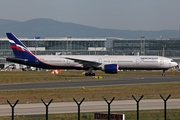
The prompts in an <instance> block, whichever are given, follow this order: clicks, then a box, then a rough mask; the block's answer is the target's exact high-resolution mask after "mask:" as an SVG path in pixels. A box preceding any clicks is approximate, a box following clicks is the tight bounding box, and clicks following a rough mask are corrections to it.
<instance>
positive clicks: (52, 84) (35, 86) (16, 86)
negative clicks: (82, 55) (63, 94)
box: [0, 76, 180, 90]
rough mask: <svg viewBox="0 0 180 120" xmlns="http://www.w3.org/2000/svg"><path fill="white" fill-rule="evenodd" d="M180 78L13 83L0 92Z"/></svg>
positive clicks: (175, 79) (116, 78) (146, 82)
mask: <svg viewBox="0 0 180 120" xmlns="http://www.w3.org/2000/svg"><path fill="white" fill-rule="evenodd" d="M179 78H180V76H164V77H163V76H145V77H142V76H139V77H138V76H131V77H126V76H123V77H113V79H112V78H111V77H107V78H106V80H104V79H92V80H80V81H71V80H69V81H64V82H34V83H14V84H1V85H0V90H27V89H47V88H76V87H82V86H83V87H92V86H93V87H95V86H114V85H129V84H152V83H168V82H180V79H179Z"/></svg>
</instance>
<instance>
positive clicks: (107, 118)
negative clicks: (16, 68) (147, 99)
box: [0, 94, 180, 120]
mask: <svg viewBox="0 0 180 120" xmlns="http://www.w3.org/2000/svg"><path fill="white" fill-rule="evenodd" d="M170 96H171V95H168V96H167V97H163V96H162V95H161V94H160V98H161V99H162V100H163V101H162V102H164V108H163V111H164V112H163V117H162V116H161V117H160V118H159V116H158V115H157V117H156V119H157V120H161V119H164V120H173V119H177V118H178V116H175V118H174V116H168V117H167V101H168V99H169V98H170ZM143 97H144V95H142V96H140V97H139V98H138V97H135V96H134V95H132V98H133V99H134V101H135V102H136V115H135V116H134V118H131V119H136V120H140V119H141V120H151V119H154V118H140V112H141V111H140V101H141V100H142V98H143ZM103 99H104V101H105V102H106V103H107V108H108V109H107V113H106V115H104V116H102V119H97V118H98V117H95V114H96V115H97V114H99V113H97V112H96V113H95V114H94V117H92V118H90V120H125V117H122V118H120V117H119V118H117V119H116V118H115V117H113V118H112V115H113V113H112V111H111V104H112V103H113V101H114V99H115V97H113V98H112V99H111V100H110V101H108V100H107V99H106V98H105V97H103ZM73 100H74V102H75V103H76V104H77V108H78V109H77V112H76V113H77V118H75V119H77V120H80V119H84V118H82V115H81V114H82V113H83V114H84V113H85V112H82V113H81V110H80V108H81V104H82V103H83V102H84V100H85V98H83V99H82V100H80V102H78V101H77V100H76V99H75V98H73ZM52 101H53V99H51V100H50V101H49V102H48V103H46V102H45V101H44V100H43V99H41V102H42V103H43V104H44V106H45V114H46V115H45V118H46V120H48V118H49V106H50V104H51V103H52ZM18 102H19V100H17V101H15V103H11V102H10V101H9V100H7V103H8V104H9V105H10V107H11V119H12V120H14V118H15V117H17V116H18V115H17V114H16V115H15V107H16V106H17V104H18ZM97 104H98V103H97ZM155 105H156V104H155ZM126 106H127V105H126ZM0 109H1V108H0ZM24 109H27V108H24ZM42 109H44V108H42ZM122 109H123V108H122ZM126 109H127V108H126ZM2 110H3V109H2ZM113 111H114V110H113ZM115 111H116V110H115ZM121 111H122V110H121ZM124 111H126V110H124ZM1 112H2V113H3V111H1ZM37 112H38V111H37ZM116 112H118V110H117V111H116ZM53 114H54V113H53ZM56 114H60V113H58V111H57V112H56ZM6 116H7V115H6ZM9 116H10V115H9ZM22 116H23V117H24V116H25V114H22ZM125 116H126V114H125ZM1 118H2V117H1ZM99 118H100V117H99ZM126 118H128V116H126ZM179 118H180V116H179ZM62 120H63V119H62ZM128 120H129V119H128Z"/></svg>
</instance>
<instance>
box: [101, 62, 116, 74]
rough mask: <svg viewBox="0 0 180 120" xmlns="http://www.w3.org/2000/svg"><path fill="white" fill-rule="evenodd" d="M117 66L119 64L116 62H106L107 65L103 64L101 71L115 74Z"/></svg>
mask: <svg viewBox="0 0 180 120" xmlns="http://www.w3.org/2000/svg"><path fill="white" fill-rule="evenodd" d="M118 67H119V66H118V65H117V64H107V65H104V69H103V71H104V72H105V73H111V74H115V73H118Z"/></svg>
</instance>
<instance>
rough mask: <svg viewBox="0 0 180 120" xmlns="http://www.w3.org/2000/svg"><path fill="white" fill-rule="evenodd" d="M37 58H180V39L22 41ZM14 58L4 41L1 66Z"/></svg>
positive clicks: (1, 50) (0, 40) (1, 43)
mask: <svg viewBox="0 0 180 120" xmlns="http://www.w3.org/2000/svg"><path fill="white" fill-rule="evenodd" d="M20 40H21V41H22V42H23V43H24V44H25V45H26V46H27V47H28V49H30V50H31V51H32V52H33V53H34V54H36V55H52V54H68V55H133V54H134V55H136V54H139V55H159V56H166V57H172V58H178V57H179V56H180V39H166V40H155V39H148V40H146V39H139V40H129V39H117V38H111V39H106V38H97V39H93V38H89V39H88V38H85V39H84V38H59V39H50V38H48V39H20ZM11 56H14V55H13V52H12V50H11V49H10V45H9V42H8V39H7V38H5V39H0V58H1V59H0V63H4V61H5V60H4V59H2V58H4V57H11Z"/></svg>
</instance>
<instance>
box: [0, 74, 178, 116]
mask: <svg viewBox="0 0 180 120" xmlns="http://www.w3.org/2000/svg"><path fill="white" fill-rule="evenodd" d="M72 73H73V74H72ZM98 74H99V75H100V76H104V78H103V79H102V81H103V80H105V79H106V76H109V75H105V74H104V73H102V72H98ZM147 75H148V76H161V71H160V72H159V71H153V72H151V71H128V72H120V73H119V74H116V76H147ZM166 75H167V76H174V75H176V76H179V75H180V73H179V72H177V71H169V72H167V73H166ZM84 79H85V77H84V75H83V74H82V71H80V72H79V71H73V72H72V71H71V72H63V73H62V74H60V75H52V74H50V72H47V71H38V72H35V71H30V72H27V71H26V72H22V71H19V72H14V71H12V72H4V71H3V72H0V84H6V83H21V82H43V81H65V80H84ZM86 79H87V80H88V79H94V78H92V77H87V78H86ZM112 79H113V78H112ZM179 91H180V83H178V82H177V83H164V84H143V85H141V84H139V85H119V86H109V87H105V86H101V87H87V88H85V89H82V87H80V88H67V89H66V88H63V89H62V88H61V89H41V90H33V89H32V90H15V91H0V104H7V100H9V101H11V102H12V103H13V102H15V101H16V100H17V99H18V100H20V101H19V103H18V104H20V103H27V102H28V103H34V102H41V98H43V99H44V100H45V101H49V100H50V99H53V102H63V101H73V98H76V99H77V100H81V99H82V98H85V101H92V100H103V98H102V96H104V97H105V98H106V99H112V97H115V100H129V99H131V100H132V99H133V98H132V95H135V96H137V97H138V96H141V95H144V97H143V99H154V98H158V99H160V96H159V94H162V95H163V96H164V97H166V96H168V95H169V94H171V97H170V99H171V98H178V99H179V98H180V92H179ZM167 112H168V117H167V118H168V120H178V119H180V116H179V114H180V110H168V111H167ZM123 113H125V114H126V119H128V120H134V119H136V112H135V111H128V112H127V111H124V112H123ZM1 119H2V120H10V119H11V118H0V120H1ZM16 119H18V120H37V119H38V120H41V119H42V120H44V119H45V116H37V117H31V116H30V117H27V116H26V117H24V118H22V117H20V116H19V117H18V118H16ZM49 119H52V120H76V119H77V114H59V115H50V116H49ZM140 119H141V120H163V110H153V111H140ZM81 120H94V119H93V114H92V113H87V114H81Z"/></svg>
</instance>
